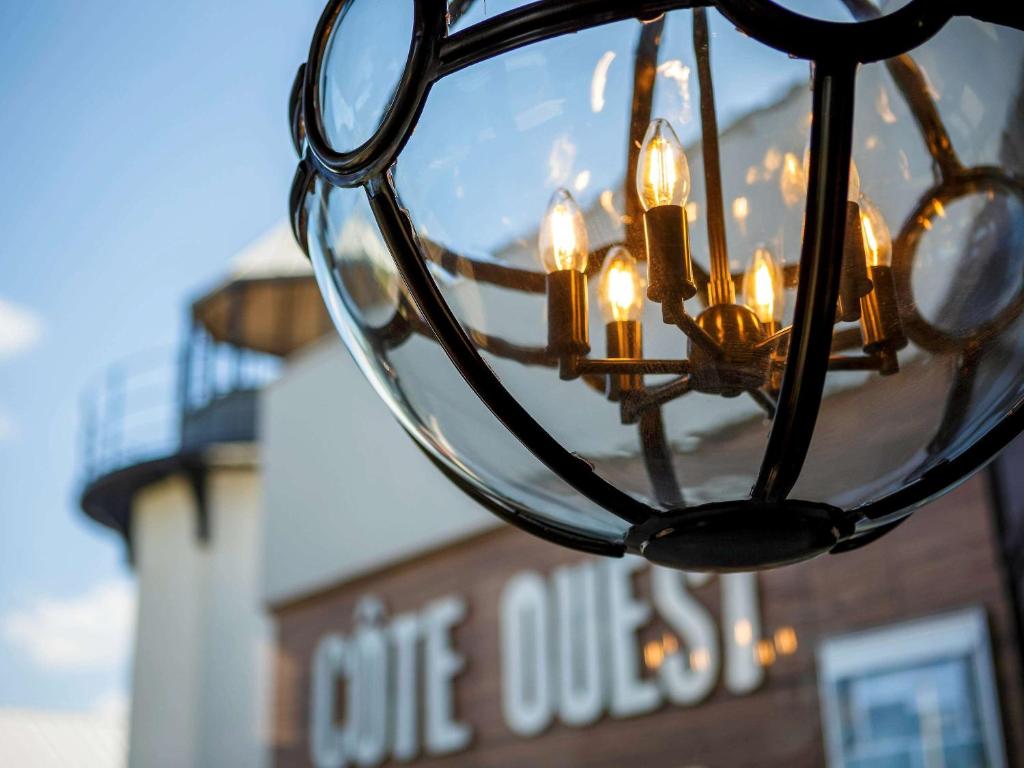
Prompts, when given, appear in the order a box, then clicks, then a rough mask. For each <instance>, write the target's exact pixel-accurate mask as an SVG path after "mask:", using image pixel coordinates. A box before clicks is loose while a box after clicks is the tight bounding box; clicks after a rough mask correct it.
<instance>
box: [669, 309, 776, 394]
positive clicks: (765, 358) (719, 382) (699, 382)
mask: <svg viewBox="0 0 1024 768" xmlns="http://www.w3.org/2000/svg"><path fill="white" fill-rule="evenodd" d="M697 325H698V326H699V327H700V328H701V330H703V331H704V332H705V333H707V335H708V336H710V337H711V338H712V339H714V340H715V342H716V343H717V344H718V346H719V347H720V348H721V350H722V352H723V359H721V360H716V359H712V358H711V356H710V355H709V354H708V353H707V352H705V351H704V349H702V348H701V346H700V345H698V344H690V345H689V346H690V349H689V353H688V356H689V358H690V360H691V362H692V367H691V374H690V384H691V386H692V388H693V389H694V390H696V391H698V392H704V393H705V394H709V395H722V396H723V397H736V396H738V395H741V394H743V393H744V392H745V391H747V390H749V389H758V388H759V387H761V386H763V385H764V384H765V381H766V380H767V374H768V363H769V360H770V358H771V349H770V347H763V348H758V346H757V345H758V343H759V342H761V341H763V340H764V338H765V333H764V329H763V328H762V327H761V323H760V321H758V319H757V315H755V314H754V312H753V310H751V309H750V308H749V307H746V306H743V305H742V304H714V305H712V306H710V307H708V308H707V309H705V310H704V311H703V312H701V313H700V315H698V316H697Z"/></svg>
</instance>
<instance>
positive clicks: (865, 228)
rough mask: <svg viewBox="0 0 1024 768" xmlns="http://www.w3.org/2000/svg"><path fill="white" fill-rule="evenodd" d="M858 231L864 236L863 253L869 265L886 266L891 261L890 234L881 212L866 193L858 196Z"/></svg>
mask: <svg viewBox="0 0 1024 768" xmlns="http://www.w3.org/2000/svg"><path fill="white" fill-rule="evenodd" d="M860 231H861V234H863V236H864V255H865V257H866V259H867V263H868V266H869V267H887V266H889V265H890V264H891V263H892V235H890V234H889V225H888V224H886V223H885V219H884V218H883V217H882V212H881V211H880V210H878V206H877V205H875V204H874V202H872V201H871V199H870V198H869V197H868V196H867V195H861V196H860Z"/></svg>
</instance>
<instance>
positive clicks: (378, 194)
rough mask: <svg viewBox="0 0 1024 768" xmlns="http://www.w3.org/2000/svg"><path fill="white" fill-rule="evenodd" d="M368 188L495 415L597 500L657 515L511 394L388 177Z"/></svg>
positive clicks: (428, 310)
mask: <svg viewBox="0 0 1024 768" xmlns="http://www.w3.org/2000/svg"><path fill="white" fill-rule="evenodd" d="M367 193H368V196H369V201H370V208H371V209H372V210H373V213H374V216H375V217H376V219H377V224H378V226H380V228H381V232H383V234H384V239H385V241H386V242H387V245H388V248H389V249H390V250H391V253H392V255H393V257H394V258H395V261H396V263H397V264H398V268H399V271H400V272H401V273H402V278H403V279H404V280H405V283H406V285H407V286H408V287H409V290H410V291H411V292H412V295H413V298H414V300H415V301H416V303H417V305H418V306H419V308H420V312H421V313H422V314H423V317H424V318H425V319H426V320H427V322H428V323H429V324H430V327H431V328H432V329H433V331H434V335H435V336H436V337H437V339H438V342H439V343H440V344H441V346H442V347H443V348H444V351H445V352H446V353H447V354H448V357H450V358H451V360H452V363H454V365H455V367H456V368H457V369H458V370H459V372H460V373H461V374H462V376H463V378H464V379H465V380H466V382H467V383H468V384H469V385H470V387H472V389H473V390H474V391H475V392H476V394H477V396H478V397H479V398H480V399H481V400H482V401H483V403H484V404H485V405H486V406H487V407H488V408H489V409H490V410H491V412H492V413H493V414H494V415H495V416H496V417H497V419H498V420H499V421H500V422H501V423H502V424H504V425H505V427H506V428H507V429H508V430H509V431H510V432H511V433H512V434H513V435H514V436H515V437H516V438H518V439H519V441H520V442H521V443H523V445H524V446H526V448H527V449H528V450H529V451H530V452H531V453H533V455H534V456H536V457H537V458H538V459H539V460H540V461H541V463H543V464H544V465H546V466H547V467H548V468H549V469H551V470H552V471H553V472H555V474H557V475H558V476H560V477H561V478H562V479H563V480H565V482H567V483H568V484H569V485H571V486H572V487H573V488H575V489H576V490H577V491H579V492H580V493H581V494H582V495H583V496H585V497H587V498H588V499H590V500H591V501H593V502H594V503H596V504H598V505H600V506H602V507H604V508H605V509H607V510H609V511H610V512H612V513H613V514H615V515H617V516H618V517H621V518H622V519H623V520H626V521H628V522H630V523H633V524H638V523H642V522H644V521H646V520H648V519H649V518H650V517H652V516H653V515H656V514H657V511H656V510H655V509H653V508H652V507H649V506H648V505H646V504H644V503H642V502H640V501H638V500H636V499H634V498H633V497H632V496H630V495H629V494H627V493H625V492H623V491H621V490H619V489H618V488H616V487H615V486H613V485H612V484H611V483H609V482H607V481H606V480H604V479H603V478H602V477H600V476H599V475H597V474H596V473H595V472H594V470H593V467H591V465H590V464H589V463H587V462H586V461H585V460H584V459H581V458H580V457H579V456H576V455H575V454H573V453H571V452H570V451H569V450H567V449H566V448H565V447H564V446H562V444H561V443H559V442H558V441H557V440H555V438H553V437H552V436H551V435H550V434H549V433H548V432H547V431H546V430H545V429H544V428H543V427H541V425H540V424H538V423H537V421H536V420H535V419H534V418H533V417H532V416H531V415H530V414H529V413H528V412H527V411H526V409H525V408H523V406H522V405H521V404H520V403H519V401H518V400H516V399H515V398H514V397H512V395H511V394H510V393H509V392H508V390H507V389H505V387H504V386H503V385H502V383H501V382H500V381H499V380H498V378H497V376H495V375H494V373H493V372H492V371H491V369H490V368H489V367H488V366H487V364H486V363H485V362H484V360H483V358H482V357H481V356H480V353H479V352H478V351H477V349H476V347H475V346H474V345H473V342H472V340H471V339H470V337H469V336H468V334H467V333H466V331H465V329H463V327H462V325H461V324H460V323H459V321H458V319H457V318H456V317H455V315H454V314H453V313H452V310H451V308H450V307H449V306H448V304H447V302H445V300H444V297H443V296H442V295H441V293H440V290H439V289H438V287H437V285H436V284H435V282H434V280H433V278H432V277H431V276H430V272H429V271H428V270H427V266H426V262H425V260H424V258H423V256H422V254H421V253H420V249H419V246H418V244H417V242H416V236H415V234H414V232H413V229H412V225H411V223H410V221H409V218H408V216H407V215H406V213H405V212H404V211H403V210H402V209H401V208H400V206H399V204H398V200H397V196H396V194H395V191H394V189H393V188H392V186H391V183H390V180H389V179H387V178H386V177H382V176H377V177H374V178H373V179H372V180H371V183H370V184H369V185H368V187H367Z"/></svg>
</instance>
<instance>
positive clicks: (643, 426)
mask: <svg viewBox="0 0 1024 768" xmlns="http://www.w3.org/2000/svg"><path fill="white" fill-rule="evenodd" d="M637 429H638V430H639V432H640V447H641V449H642V451H643V457H644V467H645V469H646V470H647V476H648V478H650V481H651V487H652V488H653V489H654V495H655V497H656V498H657V499H658V503H659V504H660V505H661V506H663V507H666V508H668V509H679V508H682V507H685V506H686V498H685V497H684V496H683V492H682V490H681V489H680V487H679V480H678V479H677V478H676V470H675V466H674V465H673V463H672V448H671V446H670V445H669V443H668V438H667V437H666V435H665V420H664V418H663V417H662V415H661V410H660V409H658V408H650V409H648V410H646V411H644V412H643V414H641V416H640V422H639V424H637Z"/></svg>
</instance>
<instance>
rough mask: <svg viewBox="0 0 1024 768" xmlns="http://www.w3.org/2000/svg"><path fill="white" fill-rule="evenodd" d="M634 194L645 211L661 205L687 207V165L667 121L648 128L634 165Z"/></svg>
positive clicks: (688, 189) (655, 122) (688, 174)
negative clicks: (637, 196)
mask: <svg viewBox="0 0 1024 768" xmlns="http://www.w3.org/2000/svg"><path fill="white" fill-rule="evenodd" d="M636 192H637V195H639V197H640V202H641V204H642V205H643V207H644V210H645V211H649V210H651V209H652V208H657V207H659V206H662V205H677V206H679V207H682V206H684V205H686V199H687V197H689V195H690V166H689V163H687V161H686V153H685V152H683V145H682V144H680V143H679V137H678V136H676V132H675V131H674V130H672V126H671V125H670V124H669V122H668V121H667V120H663V119H661V118H657V119H655V120H653V121H651V124H650V125H649V126H648V127H647V133H646V135H645V136H644V140H643V144H642V145H641V147H640V156H639V158H638V160H637V164H636Z"/></svg>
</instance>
